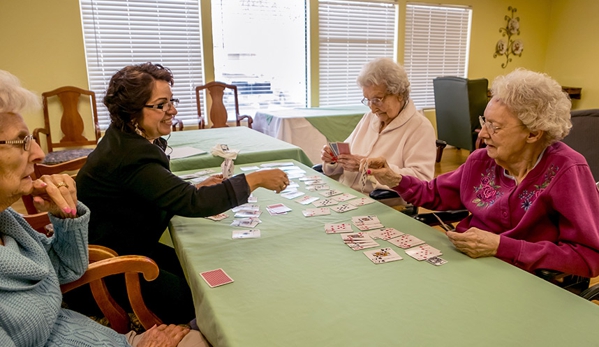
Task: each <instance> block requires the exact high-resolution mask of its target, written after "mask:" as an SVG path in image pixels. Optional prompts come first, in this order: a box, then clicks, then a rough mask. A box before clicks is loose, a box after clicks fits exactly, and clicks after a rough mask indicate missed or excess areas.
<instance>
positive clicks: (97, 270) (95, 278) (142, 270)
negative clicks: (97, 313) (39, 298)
mask: <svg viewBox="0 0 599 347" xmlns="http://www.w3.org/2000/svg"><path fill="white" fill-rule="evenodd" d="M23 217H24V218H25V220H26V221H27V222H28V223H29V224H30V225H31V226H32V227H33V228H34V229H36V230H38V231H39V228H40V226H43V227H44V228H45V227H46V225H47V224H50V218H49V217H48V214H47V213H45V212H44V213H38V214H35V215H24V216H23ZM45 230H46V229H43V231H42V233H43V234H46V235H48V233H47V232H45ZM88 248H89V262H90V264H89V267H88V268H87V271H85V274H84V275H83V276H82V277H81V278H79V279H78V280H76V281H74V282H71V283H67V284H63V285H61V286H60V289H61V291H62V292H63V293H66V292H68V291H70V290H73V289H75V288H78V287H81V286H83V285H86V284H89V285H90V289H91V292H92V295H93V297H94V299H95V300H96V303H97V304H98V307H99V308H100V310H101V311H102V313H103V314H104V316H105V317H106V318H107V319H108V321H109V322H110V327H111V328H112V329H114V330H115V331H117V332H119V333H121V334H125V333H127V332H129V331H130V330H131V329H130V325H131V321H130V318H129V315H128V314H127V313H126V312H125V310H123V308H122V307H121V306H120V305H119V304H117V302H116V301H115V300H114V299H113V298H112V296H111V295H110V292H109V291H108V289H107V287H106V284H105V283H104V278H105V277H107V276H112V275H117V274H124V275H125V285H126V290H127V296H128V297H129V302H130V304H131V308H132V310H133V313H135V315H136V316H137V318H138V319H139V321H140V323H141V325H142V326H143V327H144V329H146V330H147V329H150V328H151V327H152V326H154V325H160V324H162V320H160V318H158V317H157V316H156V315H155V314H154V313H153V312H152V311H150V309H148V307H147V306H146V305H145V303H144V300H143V297H142V295H141V288H140V283H139V274H143V276H144V279H145V280H146V281H152V280H154V279H156V278H157V277H158V273H159V269H158V265H156V263H155V262H154V261H153V260H152V259H150V258H148V257H144V256H138V255H126V256H119V255H118V254H117V253H116V252H115V251H113V250H112V249H110V248H108V247H104V246H99V245H89V247H88Z"/></svg>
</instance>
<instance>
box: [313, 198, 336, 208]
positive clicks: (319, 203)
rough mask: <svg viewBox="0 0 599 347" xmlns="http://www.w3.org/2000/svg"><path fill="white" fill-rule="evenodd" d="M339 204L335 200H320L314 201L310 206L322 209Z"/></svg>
mask: <svg viewBox="0 0 599 347" xmlns="http://www.w3.org/2000/svg"><path fill="white" fill-rule="evenodd" d="M338 203H339V202H338V201H337V200H333V199H322V200H316V201H314V202H313V203H312V205H314V206H316V207H323V206H331V205H337V204H338Z"/></svg>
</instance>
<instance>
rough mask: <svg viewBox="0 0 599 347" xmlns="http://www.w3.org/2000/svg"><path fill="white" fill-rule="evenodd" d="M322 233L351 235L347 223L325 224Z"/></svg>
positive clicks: (349, 226) (350, 229)
mask: <svg viewBox="0 0 599 347" xmlns="http://www.w3.org/2000/svg"><path fill="white" fill-rule="evenodd" d="M324 231H326V233H327V234H337V233H351V232H353V230H352V228H351V224H349V223H337V224H334V223H326V224H325V225H324Z"/></svg>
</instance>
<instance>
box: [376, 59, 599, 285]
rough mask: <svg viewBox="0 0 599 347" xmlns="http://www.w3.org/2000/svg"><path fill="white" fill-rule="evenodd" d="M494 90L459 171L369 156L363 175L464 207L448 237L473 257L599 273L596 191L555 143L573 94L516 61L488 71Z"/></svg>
mask: <svg viewBox="0 0 599 347" xmlns="http://www.w3.org/2000/svg"><path fill="white" fill-rule="evenodd" d="M491 92H492V94H493V98H492V99H491V101H489V104H488V105H487V108H486V109H485V115H484V117H481V119H480V121H481V126H482V129H481V132H480V134H479V137H480V138H482V139H483V141H484V142H485V144H486V148H485V149H479V150H476V151H474V152H473V153H472V154H471V155H470V156H469V157H468V160H466V163H464V164H463V165H462V166H460V167H459V168H458V169H457V170H455V171H453V172H450V173H447V174H444V175H441V176H439V177H437V178H435V179H434V180H432V181H431V182H429V183H427V182H424V181H422V180H420V179H418V178H416V177H412V176H407V175H406V176H403V175H399V174H397V173H395V172H394V171H392V170H390V169H389V168H388V165H387V164H386V162H385V159H383V158H376V159H369V160H368V163H367V164H368V167H369V169H370V174H372V175H374V176H375V177H376V178H377V179H378V180H379V181H382V182H385V183H386V184H388V185H389V186H390V187H394V188H393V189H395V190H396V191H397V192H399V193H400V194H401V196H402V197H403V198H404V199H406V200H407V201H409V202H412V203H414V204H415V205H417V206H423V207H426V208H428V209H432V210H455V209H462V208H467V209H468V210H469V211H470V212H471V215H470V216H469V217H467V218H466V219H464V220H463V221H461V222H460V223H459V224H458V226H457V228H456V231H455V232H451V231H450V232H447V236H448V237H449V239H450V240H451V242H452V243H453V244H454V245H455V247H456V248H457V249H458V250H459V251H462V252H464V253H466V254H467V255H469V256H471V257H473V258H478V257H488V256H495V257H497V258H499V259H502V260H505V261H506V262H509V263H511V264H513V265H515V266H517V267H519V268H522V269H524V270H527V271H531V272H533V271H535V270H541V269H548V270H555V271H561V272H564V273H568V274H573V275H579V276H584V277H594V276H597V275H599V217H598V214H597V211H599V192H598V191H597V188H596V186H595V182H594V180H593V176H592V174H591V171H590V169H589V165H588V164H587V162H586V160H585V158H584V157H583V156H582V155H580V154H579V153H577V152H575V151H574V150H573V149H572V148H570V147H568V146H567V145H566V144H564V143H563V142H560V140H561V139H563V138H564V137H565V136H566V135H567V134H568V132H569V131H570V128H571V127H572V123H571V122H570V107H571V103H570V100H569V99H568V97H567V96H566V95H565V94H564V92H563V91H562V88H561V87H560V85H559V84H558V83H557V82H556V81H555V80H553V79H551V78H550V77H549V76H547V75H544V74H540V73H536V72H532V71H527V70H523V69H518V70H515V71H514V72H512V73H510V74H508V75H506V76H500V77H498V78H497V79H495V81H494V83H493V87H492V88H491Z"/></svg>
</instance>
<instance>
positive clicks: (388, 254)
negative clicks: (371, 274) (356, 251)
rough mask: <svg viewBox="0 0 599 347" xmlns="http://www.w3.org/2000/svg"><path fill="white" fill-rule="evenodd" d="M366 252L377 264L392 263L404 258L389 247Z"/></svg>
mask: <svg viewBox="0 0 599 347" xmlns="http://www.w3.org/2000/svg"><path fill="white" fill-rule="evenodd" d="M364 254H365V255H366V256H367V257H368V259H370V260H371V261H372V262H373V263H375V264H382V263H390V262H392V261H397V260H402V259H403V258H402V257H401V255H399V254H397V252H395V251H394V250H392V249H391V248H389V247H386V248H379V249H375V250H372V251H366V252H364Z"/></svg>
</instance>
